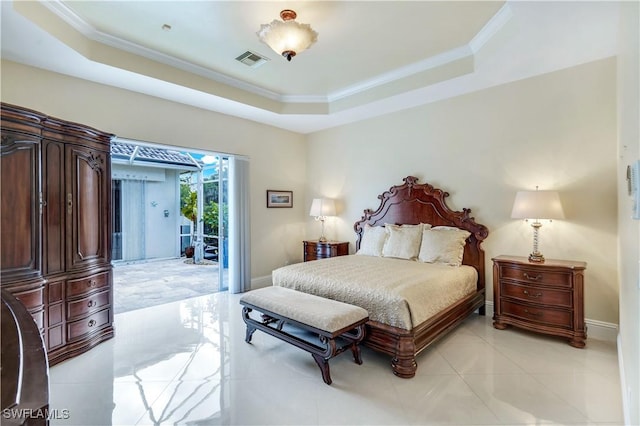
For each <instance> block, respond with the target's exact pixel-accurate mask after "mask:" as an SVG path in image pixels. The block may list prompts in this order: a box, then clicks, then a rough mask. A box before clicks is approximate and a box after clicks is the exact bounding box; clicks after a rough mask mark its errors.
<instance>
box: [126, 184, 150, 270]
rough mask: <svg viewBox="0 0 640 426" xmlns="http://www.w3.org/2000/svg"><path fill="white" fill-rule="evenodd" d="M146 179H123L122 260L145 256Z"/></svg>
mask: <svg viewBox="0 0 640 426" xmlns="http://www.w3.org/2000/svg"><path fill="white" fill-rule="evenodd" d="M144 189H145V188H144V181H141V180H122V187H121V190H122V212H121V214H122V260H140V259H144V257H145V232H144V230H145V225H144V218H145V203H144V197H145V194H144Z"/></svg>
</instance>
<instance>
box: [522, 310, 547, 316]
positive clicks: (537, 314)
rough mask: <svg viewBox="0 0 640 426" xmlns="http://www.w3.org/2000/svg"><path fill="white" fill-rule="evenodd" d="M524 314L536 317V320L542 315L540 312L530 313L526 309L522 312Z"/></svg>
mask: <svg viewBox="0 0 640 426" xmlns="http://www.w3.org/2000/svg"><path fill="white" fill-rule="evenodd" d="M524 313H525V314H529V315H531V316H532V317H538V318H540V317H542V316H543V315H544V313H542V312H531V311H530V310H528V309H525V310H524Z"/></svg>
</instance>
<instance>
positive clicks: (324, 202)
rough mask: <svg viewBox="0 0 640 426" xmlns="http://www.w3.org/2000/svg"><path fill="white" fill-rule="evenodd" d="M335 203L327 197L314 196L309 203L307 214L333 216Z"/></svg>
mask: <svg viewBox="0 0 640 426" xmlns="http://www.w3.org/2000/svg"><path fill="white" fill-rule="evenodd" d="M335 215H336V204H335V203H334V202H333V200H331V199H329V198H314V199H313V202H312V203H311V210H309V216H315V217H320V216H335Z"/></svg>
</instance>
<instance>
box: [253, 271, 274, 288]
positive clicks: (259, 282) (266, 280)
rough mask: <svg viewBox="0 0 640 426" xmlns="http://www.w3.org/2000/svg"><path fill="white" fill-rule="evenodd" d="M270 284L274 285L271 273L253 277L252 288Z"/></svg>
mask: <svg viewBox="0 0 640 426" xmlns="http://www.w3.org/2000/svg"><path fill="white" fill-rule="evenodd" d="M270 285H273V282H272V281H271V274H269V275H265V276H262V277H257V278H252V279H251V290H255V289H257V288H262V287H269V286H270Z"/></svg>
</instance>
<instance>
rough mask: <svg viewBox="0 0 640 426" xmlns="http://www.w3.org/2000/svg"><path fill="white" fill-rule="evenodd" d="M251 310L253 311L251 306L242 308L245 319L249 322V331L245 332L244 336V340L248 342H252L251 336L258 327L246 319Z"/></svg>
mask: <svg viewBox="0 0 640 426" xmlns="http://www.w3.org/2000/svg"><path fill="white" fill-rule="evenodd" d="M249 312H251V308H248V307H246V306H245V307H244V308H242V316H243V318H244V319H245V323H246V324H247V331H246V333H245V336H244V341H245V342H247V343H251V337H252V336H253V333H255V331H256V328H255V327H254V326H253V325H251V322H248V321H247V320H246V319H247V318H249Z"/></svg>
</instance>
